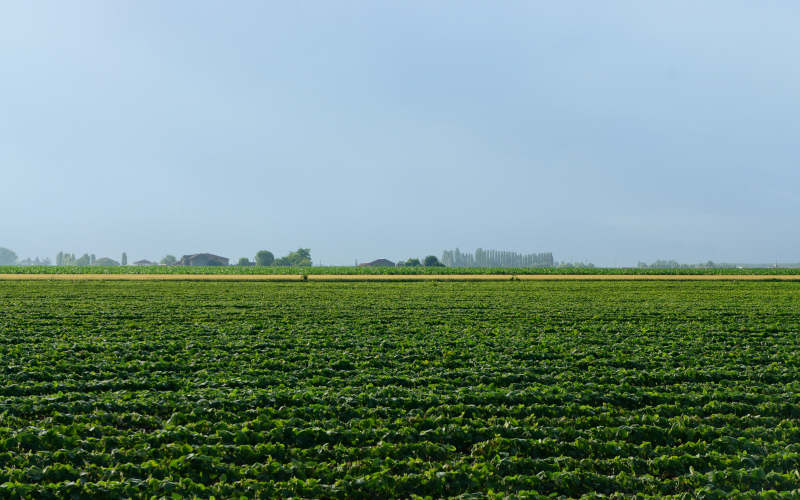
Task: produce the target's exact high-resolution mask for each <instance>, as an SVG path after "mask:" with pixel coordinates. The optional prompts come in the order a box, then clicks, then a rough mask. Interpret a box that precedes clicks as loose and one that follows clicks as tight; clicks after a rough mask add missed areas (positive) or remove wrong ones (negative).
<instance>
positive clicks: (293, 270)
mask: <svg viewBox="0 0 800 500" xmlns="http://www.w3.org/2000/svg"><path fill="white" fill-rule="evenodd" d="M4 273H6V274H245V275H250V274H266V275H285V274H294V275H301V274H331V275H342V274H352V275H362V274H363V275H370V274H390V275H404V274H478V275H480V274H500V275H517V274H545V275H548V274H555V275H560V274H578V275H604V274H606V275H607V274H622V275H648V276H650V275H663V274H668V275H767V276H768V275H781V274H800V268H791V269H786V268H753V269H733V268H708V269H694V268H692V269H649V268H584V267H541V268H533V267H526V268H509V267H360V266H314V267H278V266H273V267H264V266H0V274H4Z"/></svg>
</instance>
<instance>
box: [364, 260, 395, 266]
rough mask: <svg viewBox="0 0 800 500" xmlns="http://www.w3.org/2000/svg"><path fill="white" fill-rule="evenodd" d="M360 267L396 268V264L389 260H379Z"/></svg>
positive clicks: (365, 263)
mask: <svg viewBox="0 0 800 500" xmlns="http://www.w3.org/2000/svg"><path fill="white" fill-rule="evenodd" d="M359 267H394V262H392V261H391V260H388V259H378V260H373V261H372V262H364V263H363V264H359Z"/></svg>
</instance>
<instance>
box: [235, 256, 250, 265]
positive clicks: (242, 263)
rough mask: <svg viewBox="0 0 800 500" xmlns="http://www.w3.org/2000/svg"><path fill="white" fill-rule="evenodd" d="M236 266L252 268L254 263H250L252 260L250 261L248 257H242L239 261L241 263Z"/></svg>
mask: <svg viewBox="0 0 800 500" xmlns="http://www.w3.org/2000/svg"><path fill="white" fill-rule="evenodd" d="M236 265H237V266H243V267H247V266H252V265H254V264H253V263H252V262H250V259H248V258H247V257H242V258H240V259H239V262H238V263H237V264H236Z"/></svg>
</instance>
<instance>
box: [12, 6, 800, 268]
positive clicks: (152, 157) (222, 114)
mask: <svg viewBox="0 0 800 500" xmlns="http://www.w3.org/2000/svg"><path fill="white" fill-rule="evenodd" d="M301 4H302V6H301ZM799 23H800V3H798V2H796V1H788V0H787V1H784V2H753V1H746V2H744V1H743V2H739V1H733V0H724V1H704V2H696V1H686V2H681V1H674V0H671V1H669V2H639V1H630V2H594V1H582V2H579V1H576V2H553V1H550V2H533V1H525V2H518V3H515V2H461V1H459V2H372V1H365V2H345V1H341V2H302V3H301V2H272V3H269V2H262V1H259V2H244V1H237V2H221V1H219V2H198V1H191V2H189V1H186V2H178V1H169V2H164V1H153V2H146V1H138V0H137V1H131V2H122V1H113V2H109V1H97V2H90V1H75V2H64V1H60V0H58V1H51V2H45V1H36V2H26V1H21V0H20V1H17V2H3V3H2V4H1V5H0V246H7V247H10V248H12V249H14V250H15V251H16V252H17V253H18V254H19V255H20V256H21V257H29V256H30V257H33V256H36V255H39V256H49V257H50V258H51V259H52V258H53V256H54V255H55V254H56V253H57V252H58V251H59V250H62V249H63V250H67V251H71V252H74V253H76V254H81V253H83V252H87V251H88V252H94V253H96V254H97V255H98V257H99V256H101V255H103V256H105V255H108V256H111V257H113V258H117V259H118V258H119V254H120V253H121V252H122V251H123V250H125V251H127V252H128V255H129V256H130V258H131V260H136V259H140V258H149V259H157V258H161V257H162V256H163V255H164V254H166V253H173V254H176V255H180V254H183V253H193V252H201V251H210V252H214V253H218V254H221V255H225V256H228V257H231V258H238V257H241V256H253V255H254V254H255V252H256V251H257V250H258V249H261V248H268V249H271V250H272V251H273V252H275V253H276V254H283V253H285V252H287V251H289V250H292V249H295V248H297V247H299V246H303V247H310V248H311V249H312V256H313V257H314V260H315V262H320V261H321V262H322V263H324V264H351V263H352V262H353V260H354V259H356V258H357V259H359V260H360V261H362V262H363V261H365V260H368V259H373V258H378V257H387V258H390V259H398V258H406V257H409V256H420V257H422V256H424V255H426V254H429V253H433V254H436V255H441V251H442V250H443V249H445V248H453V247H456V246H458V247H460V248H461V249H462V250H472V249H474V248H475V247H483V248H498V249H509V250H517V251H523V252H538V251H552V252H553V253H554V255H555V258H556V259H557V260H574V259H587V260H591V261H593V262H595V263H597V264H602V265H622V264H635V263H636V261H637V260H640V259H641V260H648V261H649V260H655V259H658V258H675V259H679V260H681V261H688V262H696V261H700V260H707V259H713V260H717V261H745V262H772V261H775V260H776V259H778V260H781V261H795V262H796V261H800V231H798V224H797V221H798V208H800V203H798V200H800V198H798V186H800V141H799V139H800V125H798V120H800V65H798V64H797V57H798V50H800V30H798V25H800V24H799Z"/></svg>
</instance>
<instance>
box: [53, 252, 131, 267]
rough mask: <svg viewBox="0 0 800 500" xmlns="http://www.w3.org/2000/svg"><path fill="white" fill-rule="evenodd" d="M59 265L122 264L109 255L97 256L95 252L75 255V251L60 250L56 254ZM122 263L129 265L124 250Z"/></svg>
mask: <svg viewBox="0 0 800 500" xmlns="http://www.w3.org/2000/svg"><path fill="white" fill-rule="evenodd" d="M56 265H57V266H118V265H120V263H119V262H117V261H116V260H114V259H111V258H109V257H100V258H99V259H98V258H97V257H95V255H94V254H88V253H85V254H83V255H81V256H80V257H75V254H74V253H66V252H58V255H56ZM122 265H123V266H127V265H128V256H127V255H126V254H125V252H122Z"/></svg>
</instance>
